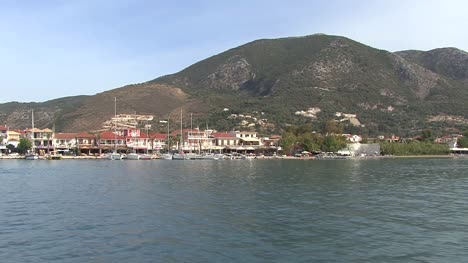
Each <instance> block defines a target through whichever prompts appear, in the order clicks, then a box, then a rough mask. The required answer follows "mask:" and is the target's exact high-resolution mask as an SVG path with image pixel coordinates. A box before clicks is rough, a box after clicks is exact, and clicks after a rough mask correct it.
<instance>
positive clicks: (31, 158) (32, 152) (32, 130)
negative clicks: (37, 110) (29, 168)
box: [24, 110, 39, 160]
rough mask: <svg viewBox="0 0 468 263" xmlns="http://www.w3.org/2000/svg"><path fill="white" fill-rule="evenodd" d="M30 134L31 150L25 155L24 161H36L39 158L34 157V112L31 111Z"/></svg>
mask: <svg viewBox="0 0 468 263" xmlns="http://www.w3.org/2000/svg"><path fill="white" fill-rule="evenodd" d="M31 133H32V149H31V152H30V153H28V154H26V156H25V157H24V159H25V160H37V159H39V156H37V155H36V145H35V144H34V110H31Z"/></svg>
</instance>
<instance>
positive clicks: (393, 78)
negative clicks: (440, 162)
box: [0, 34, 468, 136]
mask: <svg viewBox="0 0 468 263" xmlns="http://www.w3.org/2000/svg"><path fill="white" fill-rule="evenodd" d="M467 69H468V54H467V53H466V52H464V51H461V50H458V49H455V48H441V49H435V50H431V51H426V52H425V51H414V50H410V51H400V52H395V53H391V52H388V51H385V50H379V49H375V48H372V47H369V46H366V45H364V44H361V43H359V42H356V41H353V40H351V39H348V38H345V37H340V36H329V35H323V34H319V35H311V36H306V37H291V38H281V39H262V40H256V41H253V42H250V43H247V44H245V45H242V46H239V47H236V48H233V49H230V50H228V51H226V52H223V53H221V54H218V55H215V56H213V57H210V58H208V59H205V60H203V61H200V62H198V63H196V64H194V65H192V66H190V67H188V68H186V69H184V70H182V71H180V72H178V73H176V74H172V75H167V76H163V77H160V78H157V79H155V80H152V81H148V82H146V83H141V84H135V85H129V86H125V87H122V88H118V89H115V90H111V91H107V92H103V93H100V94H96V95H94V96H78V97H71V98H63V99H58V100H53V101H49V102H45V103H34V104H20V103H6V104H0V112H1V113H2V114H0V123H4V124H7V125H11V126H17V127H26V126H28V125H29V123H30V121H29V120H28V114H27V112H28V110H29V109H30V108H35V109H36V110H35V112H36V114H37V115H39V117H36V119H37V123H38V125H39V126H41V125H42V126H49V127H50V124H51V123H55V124H56V128H57V130H62V131H69V130H93V129H96V128H97V127H100V125H101V123H102V122H103V121H104V120H106V119H109V118H110V117H111V116H112V115H113V99H114V97H117V98H118V103H117V104H118V106H117V107H118V112H120V113H134V112H137V113H140V114H153V115H155V116H156V120H155V123H153V124H154V126H155V127H157V125H156V121H157V120H158V119H165V118H170V119H172V121H173V122H174V121H176V122H177V121H178V118H179V117H178V116H179V115H178V114H179V112H180V109H181V108H182V109H184V112H185V113H186V114H188V113H189V112H193V116H194V123H195V124H196V125H200V126H203V127H205V125H206V124H208V125H209V126H210V127H214V128H218V129H224V130H229V129H233V128H240V129H248V128H249V127H255V128H256V129H260V130H262V131H264V132H265V133H268V132H278V131H281V130H282V129H284V128H285V127H287V126H288V125H290V124H305V123H312V125H313V126H314V127H317V129H318V128H319V127H320V125H322V123H323V122H324V121H327V120H330V119H336V120H339V121H342V122H343V124H345V126H346V130H347V131H349V132H360V133H364V134H369V135H372V136H373V135H378V134H382V133H397V134H412V133H417V132H420V130H421V129H425V128H431V129H433V130H434V131H437V132H441V133H442V132H456V131H458V130H462V129H465V128H466V127H467V123H468V121H467V118H468V105H467V104H466V100H467V99H468V70H467ZM337 112H338V114H337ZM186 117H188V116H186ZM185 119H186V120H187V118H185ZM41 120H43V121H41Z"/></svg>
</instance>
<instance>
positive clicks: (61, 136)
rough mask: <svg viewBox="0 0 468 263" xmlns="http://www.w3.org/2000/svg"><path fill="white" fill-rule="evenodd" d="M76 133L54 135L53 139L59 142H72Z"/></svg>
mask: <svg viewBox="0 0 468 263" xmlns="http://www.w3.org/2000/svg"><path fill="white" fill-rule="evenodd" d="M76 135H77V134H76V133H56V134H55V139H59V140H73V139H75V138H76Z"/></svg>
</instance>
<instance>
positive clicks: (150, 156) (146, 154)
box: [139, 121, 153, 160]
mask: <svg viewBox="0 0 468 263" xmlns="http://www.w3.org/2000/svg"><path fill="white" fill-rule="evenodd" d="M149 128H151V124H148V121H147V122H146V125H145V129H146V140H147V143H148V144H149V143H150V140H151V139H150V137H149V134H148V129H149ZM148 144H147V145H146V149H145V153H144V154H141V155H140V157H139V160H151V159H153V155H151V154H149V153H148Z"/></svg>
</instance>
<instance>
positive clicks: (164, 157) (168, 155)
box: [159, 118, 172, 160]
mask: <svg viewBox="0 0 468 263" xmlns="http://www.w3.org/2000/svg"><path fill="white" fill-rule="evenodd" d="M159 122H161V123H163V121H159ZM166 145H167V153H163V154H161V155H160V156H159V159H162V160H172V154H171V146H170V137H169V118H168V119H167V140H166Z"/></svg>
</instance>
